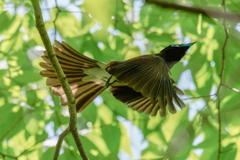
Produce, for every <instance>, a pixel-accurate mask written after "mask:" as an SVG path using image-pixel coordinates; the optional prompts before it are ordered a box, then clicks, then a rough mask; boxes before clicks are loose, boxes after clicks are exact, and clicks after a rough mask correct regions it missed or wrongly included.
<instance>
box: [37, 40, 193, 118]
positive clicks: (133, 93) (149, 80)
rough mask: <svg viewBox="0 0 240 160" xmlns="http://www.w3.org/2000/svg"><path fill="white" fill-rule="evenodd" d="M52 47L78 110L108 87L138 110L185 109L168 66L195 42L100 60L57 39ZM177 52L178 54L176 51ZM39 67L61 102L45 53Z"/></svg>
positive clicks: (64, 101) (163, 111)
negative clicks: (141, 53)
mask: <svg viewBox="0 0 240 160" xmlns="http://www.w3.org/2000/svg"><path fill="white" fill-rule="evenodd" d="M55 43H56V47H54V50H55V53H56V55H57V58H58V60H59V63H60V65H61V67H62V69H63V71H64V73H65V75H66V77H67V80H68V82H69V84H70V87H71V89H72V92H73V95H74V97H75V98H76V107H77V108H76V109H77V111H78V112H81V111H82V110H83V109H84V108H86V107H87V105H88V104H89V103H90V102H91V101H92V100H93V99H94V98H96V97H97V96H98V95H99V94H100V93H102V92H103V91H104V90H105V89H106V88H108V87H109V86H110V87H111V89H110V91H111V92H112V94H113V96H114V97H115V98H117V99H118V100H120V101H122V102H123V103H125V104H126V105H127V106H128V107H131V108H132V109H133V110H137V111H138V112H144V113H145V114H150V115H152V116H155V115H156V114H157V112H158V111H159V113H160V116H165V115H166V106H167V105H168V108H169V111H170V113H176V109H175V106H174V104H173V101H174V102H175V104H177V105H178V106H179V107H180V108H184V107H185V104H184V103H183V102H182V100H181V99H180V98H179V97H178V96H177V94H180V95H181V94H184V93H183V92H182V91H181V90H180V89H179V88H177V87H176V86H174V81H173V80H172V79H171V78H170V76H169V74H170V69H171V68H172V66H173V65H174V64H175V63H177V62H178V61H179V60H180V59H181V58H182V57H183V56H184V55H185V52H186V51H187V49H188V48H189V47H190V46H191V45H192V44H194V43H189V44H183V45H170V46H168V47H167V48H165V49H163V50H162V51H161V52H160V53H158V54H153V55H142V56H139V57H135V58H132V59H129V60H126V61H112V62H109V63H103V62H99V61H96V60H94V59H91V58H88V57H86V56H84V55H83V54H80V53H78V52H77V51H76V50H74V49H73V48H72V47H71V46H69V45H68V44H67V43H65V42H62V43H60V42H58V41H56V42H55ZM176 52H178V53H176ZM42 58H43V59H44V61H45V62H46V63H45V62H41V63H40V66H42V67H43V68H45V69H46V70H43V71H41V73H40V74H41V75H42V76H43V77H48V78H47V85H48V86H50V87H51V88H52V92H53V94H54V95H57V96H60V100H61V105H63V106H64V105H67V99H66V95H65V93H64V91H63V90H62V87H61V85H60V82H59V80H58V79H57V76H56V73H55V72H54V70H53V68H52V66H51V63H50V61H49V59H48V57H47V55H46V52H45V55H44V56H42Z"/></svg>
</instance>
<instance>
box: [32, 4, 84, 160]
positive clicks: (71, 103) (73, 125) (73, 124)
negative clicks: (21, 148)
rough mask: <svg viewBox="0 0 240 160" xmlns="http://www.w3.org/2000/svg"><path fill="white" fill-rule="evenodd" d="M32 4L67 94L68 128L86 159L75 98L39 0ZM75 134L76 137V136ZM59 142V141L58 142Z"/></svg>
mask: <svg viewBox="0 0 240 160" xmlns="http://www.w3.org/2000/svg"><path fill="white" fill-rule="evenodd" d="M31 2H32V5H33V9H34V12H35V19H36V27H37V29H38V32H39V34H40V36H41V39H42V41H43V43H44V46H45V48H46V50H47V55H48V57H49V59H50V61H51V64H52V66H53V68H54V70H55V72H56V74H57V77H58V79H59V81H60V83H61V86H62V88H63V90H64V92H65V94H66V96H67V100H68V110H69V114H70V121H69V130H70V132H71V133H72V136H73V138H74V140H75V143H76V145H77V148H78V151H79V153H80V155H81V157H82V159H84V160H88V157H87V155H86V153H85V151H84V148H83V146H82V142H81V141H80V138H79V137H78V132H77V113H76V106H75V98H74V96H73V94H72V91H71V89H70V87H69V84H68V81H67V78H66V76H65V74H64V73H63V70H62V68H61V66H60V64H59V62H58V60H57V57H56V54H55V53H54V51H53V48H52V45H51V42H50V39H49V37H48V35H47V31H46V28H45V25H44V22H43V18H42V12H41V9H40V6H39V2H38V0H31ZM76 136H77V137H78V138H76ZM59 143H60V144H61V142H59ZM57 147H61V146H57ZM57 147H56V150H55V152H59V151H60V149H59V150H58V148H57ZM56 154H57V155H58V154H59V153H55V155H56Z"/></svg>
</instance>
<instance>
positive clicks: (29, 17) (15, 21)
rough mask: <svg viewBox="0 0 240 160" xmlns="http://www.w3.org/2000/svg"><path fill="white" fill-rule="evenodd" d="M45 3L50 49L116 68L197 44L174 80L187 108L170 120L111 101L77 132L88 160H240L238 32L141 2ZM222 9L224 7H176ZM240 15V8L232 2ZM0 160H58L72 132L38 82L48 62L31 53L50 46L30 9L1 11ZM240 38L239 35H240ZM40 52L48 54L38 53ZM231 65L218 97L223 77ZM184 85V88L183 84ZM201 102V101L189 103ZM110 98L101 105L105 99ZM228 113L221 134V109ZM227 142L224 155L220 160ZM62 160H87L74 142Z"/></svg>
mask: <svg viewBox="0 0 240 160" xmlns="http://www.w3.org/2000/svg"><path fill="white" fill-rule="evenodd" d="M56 2H57V4H56V3H55V1H41V7H42V12H43V16H44V19H45V22H46V28H47V30H48V33H49V36H50V38H51V39H52V42H53V40H54V39H57V40H64V41H66V42H67V43H69V44H70V45H71V46H73V47H74V48H75V49H77V50H78V51H80V52H81V53H83V54H85V55H88V56H90V57H93V58H94V59H96V60H99V61H103V62H108V61H111V60H124V59H128V58H131V57H135V56H139V55H142V54H152V53H157V52H159V51H160V50H161V49H163V48H164V47H166V46H168V45H169V44H174V43H187V42H189V41H191V42H193V41H196V42H197V43H196V44H195V45H194V46H193V47H191V49H190V51H189V53H188V54H187V55H186V56H185V57H184V58H183V60H182V62H180V63H178V64H177V65H176V66H175V67H174V68H173V69H172V70H171V72H172V77H173V79H174V80H175V81H176V82H178V85H179V87H180V88H182V89H183V90H184V91H185V93H186V96H185V97H182V98H183V99H186V100H185V102H186V104H187V106H188V107H187V108H185V109H183V110H179V112H178V113H177V114H175V115H170V114H168V116H167V117H165V118H160V116H156V117H150V116H147V115H144V114H139V113H137V112H135V111H132V110H131V109H129V108H127V107H126V106H125V105H124V104H122V103H121V102H119V101H118V100H116V99H114V98H113V97H112V96H111V95H110V92H109V91H106V92H104V93H103V94H102V95H101V97H99V98H98V100H97V101H95V103H91V104H90V105H89V106H88V107H87V108H86V109H85V110H84V111H83V112H82V113H79V114H78V129H79V134H80V138H81V139H82V141H83V145H84V148H85V150H86V152H87V155H88V156H89V158H90V159H93V160H95V159H96V160H104V159H111V160H115V159H121V160H128V159H129V160H130V159H161V158H164V157H165V158H166V159H168V158H169V159H172V160H173V159H174V160H183V159H189V160H198V159H204V160H208V159H217V156H218V155H219V154H220V159H221V160H225V159H229V160H233V159H240V126H239V122H240V117H239V114H240V98H239V97H240V94H239V90H240V83H239V82H240V70H239V67H240V49H239V44H240V39H239V37H240V36H239V34H240V33H239V32H240V29H239V28H240V25H239V23H236V22H231V21H226V27H227V30H228V33H229V39H228V40H227V46H226V47H225V48H224V50H225V52H226V57H225V59H223V58H222V53H223V52H222V50H223V49H222V47H223V44H224V41H225V39H226V34H225V30H224V26H223V24H222V20H221V19H214V20H212V19H211V18H206V17H202V15H198V14H191V13H186V12H184V11H178V10H169V9H164V8H159V7H157V6H154V5H149V4H147V3H144V2H143V1H141V0H115V1H113V0H98V1H94V0H85V1H84V0H82V1H75V0H71V1H56ZM174 2H178V3H191V4H193V5H196V6H211V7H215V8H218V9H219V8H220V9H222V6H221V1H218V0H213V1H201V0H197V1H193V0H192V1H190V0H187V1H186V0H174ZM226 7H227V10H228V11H232V12H235V11H239V9H240V5H239V3H238V1H237V0H231V1H227V2H226ZM0 11H1V12H0V21H1V25H0V117H1V121H0V160H3V159H4V160H10V159H14V158H15V159H18V160H26V159H31V160H32V159H46V160H48V159H52V156H53V153H54V146H55V143H56V139H57V136H58V135H59V134H60V133H61V131H63V130H64V128H65V127H67V124H68V114H67V109H66V107H61V106H60V105H59V100H58V98H57V97H53V96H52V95H51V92H50V90H49V88H48V87H47V86H46V85H45V78H42V77H40V75H39V71H40V70H41V68H40V67H39V65H38V63H39V62H40V61H42V60H41V59H40V58H39V56H37V57H38V58H32V56H33V55H34V54H35V53H36V51H37V49H36V48H34V49H33V51H34V52H30V51H29V49H30V48H32V47H35V46H43V43H42V42H41V38H40V36H39V34H38V32H37V30H36V28H35V24H34V23H35V22H34V13H33V11H32V6H31V3H30V1H22V0H21V1H19V0H5V1H1V2H0ZM237 29H238V31H237ZM39 52H41V51H39ZM222 61H224V62H225V66H224V74H223V76H222V79H223V81H222V83H223V84H222V87H221V89H220V94H219V97H216V95H214V94H215V93H216V91H217V88H218V87H219V84H220V78H221V77H219V74H220V72H221V70H222V64H223V63H222ZM181 81H182V82H181ZM191 97H195V98H191ZM101 98H102V99H101ZM218 104H220V108H221V110H220V111H221V112H220V113H221V117H220V122H221V132H220V131H219V121H218V110H217V105H218ZM219 132H220V134H221V146H220V149H221V153H219V150H218V149H219V145H220V144H219V139H218V135H219ZM59 159H60V160H61V159H63V160H65V159H79V155H78V152H77V148H76V146H75V143H74V141H73V139H72V137H71V136H67V137H66V139H65V140H64V144H63V146H62V150H61V155H60V157H59Z"/></svg>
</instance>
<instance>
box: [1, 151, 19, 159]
mask: <svg viewBox="0 0 240 160" xmlns="http://www.w3.org/2000/svg"><path fill="white" fill-rule="evenodd" d="M0 155H1V156H2V157H3V159H4V157H9V158H12V159H18V157H14V156H11V155H8V154H5V153H2V152H0Z"/></svg>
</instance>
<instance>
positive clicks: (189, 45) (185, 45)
mask: <svg viewBox="0 0 240 160" xmlns="http://www.w3.org/2000/svg"><path fill="white" fill-rule="evenodd" d="M195 43H196V42H192V43H188V44H183V45H182V47H191V46H192V45H194V44H195Z"/></svg>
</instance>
